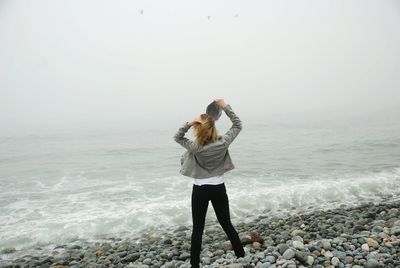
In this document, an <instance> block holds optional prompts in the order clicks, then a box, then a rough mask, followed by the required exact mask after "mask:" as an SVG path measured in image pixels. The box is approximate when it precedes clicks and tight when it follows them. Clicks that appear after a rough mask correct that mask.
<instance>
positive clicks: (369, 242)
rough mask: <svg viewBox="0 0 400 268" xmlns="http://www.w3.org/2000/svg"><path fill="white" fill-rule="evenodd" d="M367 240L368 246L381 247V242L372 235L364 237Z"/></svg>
mask: <svg viewBox="0 0 400 268" xmlns="http://www.w3.org/2000/svg"><path fill="white" fill-rule="evenodd" d="M364 240H365V242H367V244H368V246H370V247H371V248H379V243H378V242H376V241H375V240H374V239H372V238H370V237H364Z"/></svg>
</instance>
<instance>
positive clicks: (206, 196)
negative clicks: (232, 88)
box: [174, 99, 245, 268]
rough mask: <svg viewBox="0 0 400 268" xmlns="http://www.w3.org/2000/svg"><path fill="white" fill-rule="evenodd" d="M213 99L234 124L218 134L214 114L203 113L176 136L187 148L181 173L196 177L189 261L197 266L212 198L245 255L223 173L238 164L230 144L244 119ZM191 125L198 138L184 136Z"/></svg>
mask: <svg viewBox="0 0 400 268" xmlns="http://www.w3.org/2000/svg"><path fill="white" fill-rule="evenodd" d="M214 102H215V104H216V105H218V106H219V107H221V108H222V109H223V110H224V111H225V113H226V115H227V116H228V117H229V118H230V120H231V121H232V126H231V128H230V129H229V130H228V131H227V132H226V133H225V134H224V135H222V136H220V135H218V132H217V129H216V127H215V120H214V118H213V117H211V116H210V115H208V114H202V115H200V117H198V118H196V119H194V120H193V121H191V122H185V123H184V125H183V126H182V127H181V128H179V130H178V132H177V133H176V134H175V136H174V140H175V141H176V142H177V143H179V144H180V145H182V146H183V147H184V148H186V149H187V150H186V151H185V153H184V154H183V155H182V157H181V170H180V173H181V174H182V175H185V176H188V177H191V178H193V189H192V200H191V205H192V220H193V231H192V237H191V249H190V264H191V266H192V267H194V268H196V267H199V265H200V251H201V241H202V235H203V230H204V223H205V218H206V212H207V208H208V202H209V201H211V203H212V205H213V208H214V211H215V214H216V216H217V219H218V222H219V223H220V225H221V227H222V228H223V230H224V231H225V233H226V235H227V236H228V238H229V240H230V241H231V244H232V248H233V250H234V252H235V255H236V256H237V257H244V255H245V252H244V250H243V246H242V244H241V242H240V239H239V236H238V233H237V232H236V230H235V228H234V227H233V225H232V223H231V219H230V213H229V200H228V195H227V193H226V188H225V183H224V177H223V175H224V173H225V172H228V171H230V170H232V169H234V168H235V166H234V165H233V163H232V159H231V157H230V155H229V150H228V147H229V145H230V144H231V143H232V142H233V140H234V139H235V138H236V137H237V135H238V134H239V132H240V131H241V130H242V122H241V120H240V119H239V117H238V116H237V115H236V114H235V113H234V112H233V110H232V107H231V106H230V105H229V104H226V103H225V101H224V100H223V99H215V100H214ZM190 127H193V130H194V134H195V141H191V140H189V139H188V138H185V133H186V132H187V131H188V130H189V128H190Z"/></svg>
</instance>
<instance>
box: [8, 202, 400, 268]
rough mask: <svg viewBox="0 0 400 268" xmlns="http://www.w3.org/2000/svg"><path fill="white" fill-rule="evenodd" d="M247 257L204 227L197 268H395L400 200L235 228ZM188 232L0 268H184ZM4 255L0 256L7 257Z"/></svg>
mask: <svg viewBox="0 0 400 268" xmlns="http://www.w3.org/2000/svg"><path fill="white" fill-rule="evenodd" d="M235 228H236V230H237V231H238V233H239V236H240V239H241V242H242V245H243V246H244V249H245V252H246V256H245V257H242V258H236V256H235V254H234V251H233V250H232V247H231V244H230V242H229V240H228V239H227V237H226V235H225V233H224V232H223V230H222V228H221V227H220V226H219V224H218V222H214V223H213V224H211V225H208V226H207V225H206V228H205V231H204V234H203V244H202V252H201V257H200V259H201V265H202V267H207V268H214V267H232V268H235V267H243V268H244V267H248V268H249V267H262V268H263V267H272V268H274V267H275V268H278V267H282V268H285V267H286V268H291V267H292V268H293V267H319V268H322V267H340V268H350V267H353V268H361V267H371V268H377V267H400V201H394V202H385V203H381V204H373V203H365V204H362V205H358V206H354V207H350V208H343V207H340V208H336V209H330V210H319V211H312V212H310V213H305V212H298V213H293V214H291V215H288V216H287V217H276V216H274V217H270V218H269V217H267V216H265V215H261V216H260V217H259V218H257V219H255V220H253V221H252V222H250V223H244V222H240V223H238V224H236V225H235ZM190 236H191V226H179V227H178V228H176V229H174V230H165V231H164V232H163V233H156V232H147V233H143V234H142V235H141V236H140V237H136V238H132V239H124V240H123V239H113V240H111V241H107V242H103V243H99V242H94V243H89V242H88V243H86V244H82V245H77V244H71V245H60V246H57V247H55V248H54V249H53V251H52V252H51V254H49V255H48V256H31V255H25V256H24V257H21V258H18V259H16V260H13V261H12V262H9V263H5V262H4V261H2V260H1V259H0V267H8V268H11V267H15V268H16V267H41V268H46V267H57V268H64V267H70V268H78V267H118V268H119V267H138V268H139V267H141V268H145V267H149V268H150V267H151V268H152V267H155V268H156V267H157V268H161V267H162V268H169V267H171V268H172V267H174V268H175V267H182V268H185V267H190V264H189V260H190ZM15 251H16V250H15V249H14V248H6V249H3V250H2V251H1V253H2V254H12V253H14V252H15Z"/></svg>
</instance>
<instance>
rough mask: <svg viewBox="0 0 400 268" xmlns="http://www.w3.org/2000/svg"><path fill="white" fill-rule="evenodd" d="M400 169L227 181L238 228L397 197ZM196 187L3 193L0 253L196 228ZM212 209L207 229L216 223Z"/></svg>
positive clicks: (103, 185)
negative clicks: (257, 219) (264, 217)
mask: <svg viewBox="0 0 400 268" xmlns="http://www.w3.org/2000/svg"><path fill="white" fill-rule="evenodd" d="M399 182H400V169H399V168H398V169H394V170H390V171H382V172H379V173H360V174H347V175H334V174H329V175H325V176H324V175H319V176H315V177H311V178H309V179H306V180H304V179H296V178H294V179H286V178H283V177H282V178H280V177H279V176H271V175H263V176H257V177H250V178H241V177H236V176H235V175H234V174H233V173H232V174H231V175H227V176H226V180H225V184H226V187H227V193H228V196H229V199H230V211H231V216H232V219H233V221H240V220H245V219H246V218H248V219H250V218H251V217H249V215H255V216H256V215H259V214H262V213H264V212H265V211H269V213H282V212H285V211H289V210H293V209H299V210H307V209H308V208H309V207H314V208H330V207H337V206H338V205H340V204H356V203H359V202H362V201H365V200H368V201H379V200H380V199H382V198H383V197H384V196H387V195H390V194H392V195H395V196H400V190H399V187H398V185H399ZM191 191H192V180H191V179H190V178H187V177H183V176H172V177H153V178H152V179H149V178H136V177H130V176H127V177H124V178H122V179H119V180H111V179H110V180H106V179H102V180H100V179H99V180H95V179H89V178H87V177H84V176H82V175H77V176H63V177H61V178H60V179H59V180H58V181H57V182H55V183H51V182H49V181H46V180H44V179H43V180H37V181H36V182H34V183H32V185H31V187H30V188H24V189H23V190H21V189H19V190H18V189H17V188H8V189H6V188H5V189H2V191H1V193H0V202H1V204H4V206H2V207H0V210H1V213H0V223H1V224H0V248H5V247H15V248H17V249H23V248H28V247H32V246H34V245H36V244H37V243H40V244H42V245H45V244H47V243H53V244H54V243H64V242H67V241H70V240H71V239H87V240H90V239H97V238H101V237H109V236H113V235H114V236H124V235H125V236H132V235H133V234H136V233H138V232H140V231H141V230H143V229H144V228H149V227H152V228H163V227H166V226H175V225H180V224H191V207H190V202H191V198H190V196H191ZM215 219H216V218H215V216H214V211H213V209H212V206H211V204H210V208H209V210H208V214H207V221H212V220H215Z"/></svg>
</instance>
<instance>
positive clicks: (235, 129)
mask: <svg viewBox="0 0 400 268" xmlns="http://www.w3.org/2000/svg"><path fill="white" fill-rule="evenodd" d="M223 109H224V111H225V113H226V115H227V116H228V117H229V119H230V120H231V121H232V126H231V128H230V129H229V130H228V131H227V132H226V133H225V135H224V136H223V138H224V140H225V143H226V145H227V146H229V145H230V144H231V143H232V142H233V140H234V139H235V138H236V137H237V135H238V134H239V132H240V131H241V130H242V121H241V120H240V119H239V117H238V116H237V115H236V114H235V112H234V111H233V110H232V107H231V106H230V105H229V104H227V105H225V107H223Z"/></svg>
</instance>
